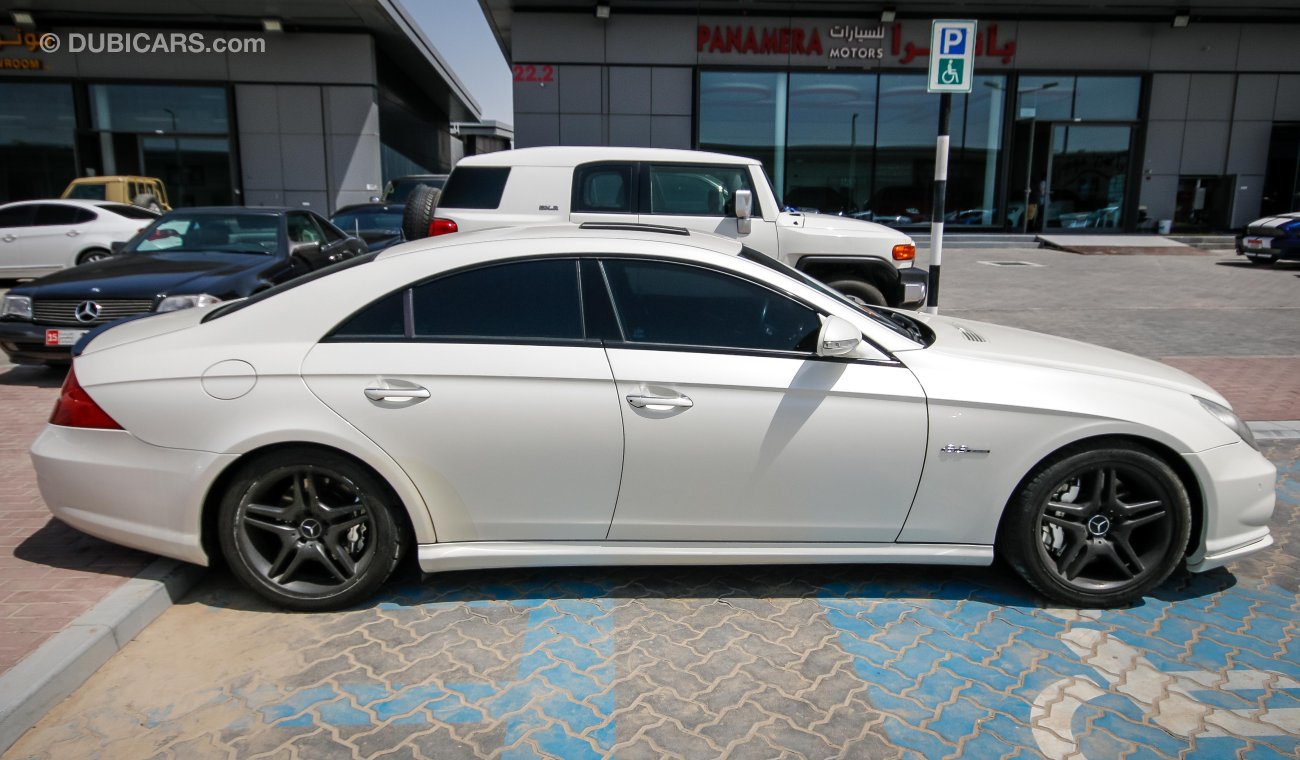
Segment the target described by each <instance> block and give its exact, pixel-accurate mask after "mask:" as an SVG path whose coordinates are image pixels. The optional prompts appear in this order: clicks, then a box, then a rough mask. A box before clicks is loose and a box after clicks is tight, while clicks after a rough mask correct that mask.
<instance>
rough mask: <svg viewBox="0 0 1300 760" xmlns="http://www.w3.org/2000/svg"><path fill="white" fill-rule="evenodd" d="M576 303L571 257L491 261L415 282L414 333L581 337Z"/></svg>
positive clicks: (575, 276)
mask: <svg viewBox="0 0 1300 760" xmlns="http://www.w3.org/2000/svg"><path fill="white" fill-rule="evenodd" d="M580 303H581V302H580V300H579V296H578V262H577V261H574V260H572V259H568V260H565V259H545V260H539V261H521V262H516V263H511V264H497V265H494V266H487V267H483V268H482V269H473V270H470V271H467V272H460V273H458V274H452V275H448V276H446V277H442V278H440V279H437V280H433V281H432V282H427V283H425V284H423V285H419V286H417V287H416V288H415V290H414V297H413V309H412V311H413V313H414V322H415V336H416V337H417V338H461V339H464V338H486V339H491V340H516V339H520V340H537V339H540V340H581V339H582V337H583V336H582V313H581V306H580Z"/></svg>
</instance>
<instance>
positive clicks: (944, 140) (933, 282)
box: [925, 92, 952, 314]
mask: <svg viewBox="0 0 1300 760" xmlns="http://www.w3.org/2000/svg"><path fill="white" fill-rule="evenodd" d="M951 121H952V93H950V92H945V93H942V94H941V95H939V138H938V139H937V140H935V143H934V203H933V204H932V207H931V209H930V283H929V293H928V294H927V295H926V298H925V312H926V313H927V314H938V313H939V267H940V265H942V264H943V216H944V207H945V204H946V203H947V195H948V141H949V137H948V132H949V123H950V122H951Z"/></svg>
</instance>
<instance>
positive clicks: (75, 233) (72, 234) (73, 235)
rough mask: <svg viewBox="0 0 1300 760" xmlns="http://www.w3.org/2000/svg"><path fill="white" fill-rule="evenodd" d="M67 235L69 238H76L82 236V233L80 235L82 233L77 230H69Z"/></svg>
mask: <svg viewBox="0 0 1300 760" xmlns="http://www.w3.org/2000/svg"><path fill="white" fill-rule="evenodd" d="M66 234H67V236H68V237H76V236H78V235H80V234H81V233H80V232H77V231H76V230H68V231H67V233H66Z"/></svg>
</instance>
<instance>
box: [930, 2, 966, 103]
mask: <svg viewBox="0 0 1300 760" xmlns="http://www.w3.org/2000/svg"><path fill="white" fill-rule="evenodd" d="M974 79H975V22H974V21H943V20H936V21H935V22H934V23H933V24H932V25H931V26H930V81H929V82H928V83H927V84H926V91H927V92H970V91H971V82H973V81H974Z"/></svg>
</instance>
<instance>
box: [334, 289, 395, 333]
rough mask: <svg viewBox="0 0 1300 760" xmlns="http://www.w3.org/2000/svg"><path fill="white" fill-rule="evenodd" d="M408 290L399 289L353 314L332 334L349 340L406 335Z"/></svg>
mask: <svg viewBox="0 0 1300 760" xmlns="http://www.w3.org/2000/svg"><path fill="white" fill-rule="evenodd" d="M405 302H406V291H405V290H399V291H397V292H396V293H391V294H389V295H387V296H384V297H383V298H381V299H379V300H378V301H375V302H374V303H372V304H370V305H369V306H367V307H366V308H364V309H362V310H361V311H359V312H357V313H356V314H353V315H352V317H351V318H350V319H348V321H346V322H344V323H343V324H341V325H339V327H338V329H336V330H335V331H334V333H333V334H332V335H331V336H330V337H332V338H344V339H347V340H394V339H397V338H404V337H405V336H406V303H405Z"/></svg>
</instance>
